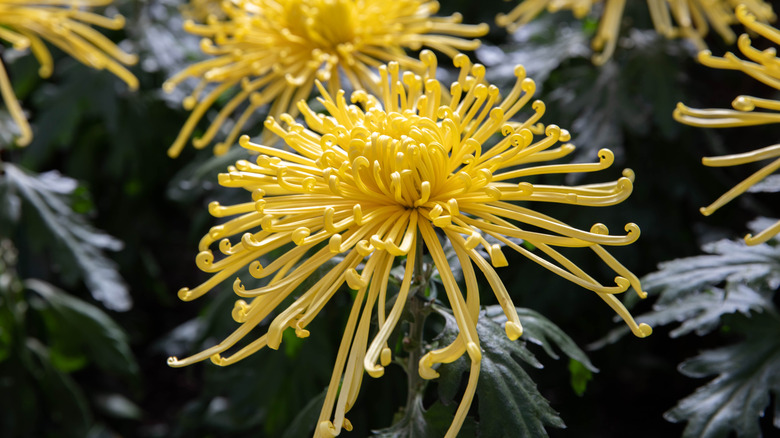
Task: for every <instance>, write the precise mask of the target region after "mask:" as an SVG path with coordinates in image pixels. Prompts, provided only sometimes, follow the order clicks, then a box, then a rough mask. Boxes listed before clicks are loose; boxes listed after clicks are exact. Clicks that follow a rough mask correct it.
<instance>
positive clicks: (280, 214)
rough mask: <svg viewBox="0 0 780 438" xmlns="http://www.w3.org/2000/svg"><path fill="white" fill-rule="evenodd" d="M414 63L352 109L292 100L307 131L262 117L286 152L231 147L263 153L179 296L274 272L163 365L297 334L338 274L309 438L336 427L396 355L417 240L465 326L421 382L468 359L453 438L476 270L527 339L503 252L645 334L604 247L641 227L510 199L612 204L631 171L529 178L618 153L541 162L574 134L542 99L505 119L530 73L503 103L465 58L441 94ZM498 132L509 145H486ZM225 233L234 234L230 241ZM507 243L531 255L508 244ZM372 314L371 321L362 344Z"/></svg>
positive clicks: (241, 167)
mask: <svg viewBox="0 0 780 438" xmlns="http://www.w3.org/2000/svg"><path fill="white" fill-rule="evenodd" d="M420 59H421V61H422V63H423V65H424V66H425V67H426V68H425V70H424V71H423V72H422V75H418V74H415V73H412V72H409V71H405V72H404V71H401V69H400V68H399V64H398V63H395V62H391V63H390V64H389V65H387V66H381V67H379V73H380V76H381V81H380V90H379V91H380V92H379V95H378V96H379V97H374V96H372V95H370V94H368V93H366V92H365V91H363V90H357V91H355V92H353V93H352V95H351V102H352V104H349V103H347V100H346V98H345V92H344V91H342V90H339V91H337V92H336V93H335V94H330V93H329V92H328V91H327V90H326V89H325V88H324V87H323V86H321V85H319V83H318V84H317V85H318V87H319V90H320V93H321V95H322V97H321V98H319V101H320V102H321V103H322V105H323V106H324V107H325V109H326V110H327V112H328V114H329V115H323V114H318V113H315V112H314V111H313V110H312V109H311V108H310V107H309V106H307V105H306V103H305V102H303V101H301V102H299V104H298V108H299V109H300V111H301V113H302V115H303V117H304V119H305V124H302V123H297V122H296V121H295V120H294V119H293V118H292V117H291V116H289V115H287V114H284V115H282V116H281V117H280V120H281V122H282V123H283V124H280V123H279V122H278V121H277V120H276V119H274V118H269V119H268V120H267V121H266V128H267V129H269V130H271V131H272V132H274V133H276V134H277V135H279V136H280V137H281V138H283V139H284V141H285V143H286V144H287V145H288V146H289V148H290V149H291V151H284V150H280V149H276V148H272V147H268V146H263V145H259V144H255V143H252V142H250V141H249V139H248V137H246V136H243V137H242V138H241V140H240V144H241V146H243V147H244V148H246V149H248V150H250V151H253V152H255V153H257V154H259V156H258V158H257V159H256V160H255V161H254V162H250V161H246V160H242V161H238V162H237V163H236V164H235V166H233V167H231V168H230V169H229V172H228V173H225V174H221V175H220V177H219V182H220V184H221V185H223V186H226V187H236V188H243V189H244V190H246V191H248V192H250V193H251V194H252V195H251V196H252V200H251V201H248V202H246V203H242V204H237V205H230V206H222V205H220V204H219V203H217V202H213V203H212V204H211V205H209V211H210V212H211V214H212V215H214V216H217V217H227V216H231V217H233V219H231V220H229V221H227V222H225V223H224V224H222V225H218V226H216V227H214V228H212V229H211V231H210V232H209V233H208V234H207V235H206V236H204V237H203V239H202V240H201V242H200V251H201V252H200V253H199V254H198V256H197V258H196V262H197V265H198V267H200V269H202V270H204V271H206V272H211V273H213V274H214V275H213V277H211V279H209V280H207V281H206V282H205V283H203V284H201V285H200V286H198V287H196V288H194V289H188V288H184V289H182V290H181V291H179V296H180V298H182V299H184V300H192V299H194V298H197V297H199V296H201V295H203V294H205V293H206V292H208V291H209V290H210V289H212V288H213V287H214V286H215V285H217V284H218V283H220V282H222V281H224V280H225V279H227V278H228V277H230V276H232V275H233V274H234V273H235V272H236V271H238V270H239V269H241V268H242V267H244V266H247V265H248V266H249V273H250V274H251V275H252V276H253V277H256V278H271V280H270V281H269V283H268V285H267V286H264V287H260V288H257V289H252V290H247V289H246V288H245V287H244V286H243V284H242V282H241V281H240V280H239V279H236V280H235V282H234V284H233V290H234V292H235V293H236V294H237V295H239V296H241V297H248V298H252V301H251V302H246V301H244V300H239V301H237V302H236V305H235V308H234V310H233V318H234V319H235V320H236V321H237V322H239V323H241V326H240V327H239V328H238V329H237V330H236V331H235V332H234V333H233V334H232V335H230V336H229V337H228V338H227V339H225V340H224V341H223V342H222V343H220V344H219V345H216V346H214V347H212V348H209V349H207V350H205V351H203V352H201V353H198V354H196V355H194V356H191V357H189V358H186V359H183V360H179V359H177V358H171V359H170V360H169V363H170V364H171V365H172V366H184V365H188V364H191V363H193V362H197V361H200V360H204V359H206V358H211V360H212V361H213V362H214V363H216V364H219V365H228V364H231V363H234V362H236V361H238V360H241V359H242V358H244V357H246V356H248V355H250V354H252V353H254V352H256V351H257V350H259V349H261V348H264V347H266V346H268V347H271V348H273V349H276V348H278V347H279V344H280V342H281V340H282V332H283V331H284V330H285V329H287V328H288V327H292V328H293V329H294V330H295V333H296V334H297V335H298V336H299V337H306V336H308V334H309V332H308V331H307V330H306V326H307V325H308V324H309V323H310V322H311V321H312V319H313V318H315V317H316V316H317V314H318V313H319V312H320V311H321V310H322V308H323V306H325V304H326V303H327V302H328V301H329V300H330V299H331V298H332V297H333V295H334V294H336V293H338V292H339V290H340V288H341V286H342V285H343V284H344V283H346V284H347V285H348V286H349V288H351V289H354V290H356V291H357V293H356V297H355V300H354V304H353V306H352V310H351V313H350V316H349V320H348V322H347V327H346V329H345V333H344V337H343V340H342V344H341V347H340V349H339V353H338V356H337V360H336V365H335V367H334V372H333V377H332V380H331V382H330V386H329V390H328V393H327V397H326V399H325V404H324V406H323V409H322V413H321V415H320V419H319V426H318V429H317V430H318V432H317V434H318V436H334V435H336V434H338V432H339V431H340V430H341V428H342V427H346V428H348V427H349V423H348V421H347V420H346V419H345V413H346V412H347V411H348V410H349V408H350V407H351V406H352V405H353V404H354V402H355V399H356V397H357V394H358V391H359V389H360V383H361V379H362V376H363V370H364V369H365V370H366V371H367V372H368V373H369V374H370V375H371V376H374V377H379V376H381V375H382V373H383V366H385V365H387V364H388V363H389V361H390V355H391V351H390V349H389V348H388V347H387V340H388V337H389V336H390V334H391V333H392V331H393V329H394V328H395V326H396V324H397V323H398V321H399V318H400V316H401V312H402V310H403V308H404V305H405V303H406V301H407V297H408V295H409V293H410V288H411V286H412V279H413V278H414V277H415V276H416V275H418V274H420V273H415V272H414V267H415V260H416V258H417V257H419V255H418V254H416V252H415V248H417V246H418V245H424V247H425V249H426V250H427V252H428V253H429V254H430V256H431V258H432V260H433V263H434V264H435V266H436V268H437V269H438V272H439V274H440V276H441V279H442V282H443V284H444V288H445V290H446V296H447V299H448V301H449V303H450V306H451V308H452V310H453V313H454V315H455V318H456V320H457V322H458V327H459V329H460V334H459V335H458V337H457V339H456V340H455V341H454V342H453V343H452V344H451V345H449V346H446V347H444V348H441V349H438V350H434V351H430V352H428V353H426V354H425V355H424V356H423V357H422V359H421V360H420V362H419V373H420V375H421V376H422V377H424V378H426V379H432V378H435V377H437V376H438V374H437V372H436V371H435V370H434V366H435V365H436V364H439V363H449V362H452V361H454V360H456V359H457V358H459V357H461V356H463V355H465V354H467V355H468V356H469V357H470V359H471V364H472V365H471V371H472V372H471V374H470V377H469V383H468V389H467V390H466V393H465V395H464V397H463V399H462V402H461V404H460V407H459V408H458V411H457V413H456V417H455V420H454V422H453V424H452V426H451V427H450V431H449V433H448V435H447V436H455V434H457V431H458V430H459V428H460V425H461V424H462V421H463V419H464V417H465V415H466V413H467V412H468V409H469V405H470V403H471V400H472V398H473V395H474V390H475V388H476V382H477V376H478V374H479V367H480V358H481V349H480V340H479V338H478V336H477V330H476V322H477V318H478V317H479V309H480V302H479V290H478V285H477V277H476V270H479V271H480V272H482V274H483V275H484V276H485V277H486V278H487V281H488V283H489V284H490V286H491V288H492V290H493V292H494V293H495V295H496V297H497V299H498V302H499V303H500V304H501V306H502V308H503V310H504V312H505V314H506V316H507V319H508V321H507V323H506V326H505V330H506V334H507V336H508V337H509V338H511V339H513V340H514V339H517V338H518V337H520V336H521V334H522V327H521V324H520V320H519V319H518V316H517V313H516V311H515V306H514V304H513V303H512V300H511V299H510V297H509V294H508V292H507V290H506V288H505V286H504V284H503V283H502V281H501V278H500V277H499V275H498V273H497V272H496V270H495V268H500V267H503V266H507V264H508V263H507V259H506V258H505V256H504V251H505V250H514V251H517V252H519V253H521V254H523V255H524V256H526V257H528V258H529V259H530V260H532V261H534V262H536V263H538V264H540V265H541V266H544V267H545V268H547V269H549V270H551V271H553V272H554V273H556V274H558V275H560V276H562V277H564V278H566V279H568V280H570V281H572V282H574V283H575V284H577V285H580V286H582V287H584V288H586V289H589V290H591V291H593V292H595V293H596V294H597V295H598V296H599V297H600V298H601V299H603V300H604V301H606V302H607V304H608V305H609V306H611V307H612V308H613V309H614V310H615V311H616V312H617V313H618V314H619V315H620V316H621V317H622V318H623V319H624V320H625V321H626V323H627V324H628V325H629V327H630V328H631V330H632V331H633V332H634V334H636V335H637V336H640V337H643V336H647V335H648V334H650V332H651V329H650V327H649V326H647V325H646V324H640V325H638V324H637V323H636V322H635V321H634V320H633V318H632V317H631V315H630V314H629V313H628V311H627V310H626V309H625V307H623V305H622V304H621V302H620V301H619V300H617V299H616V298H615V296H614V294H616V293H620V292H624V291H626V290H627V289H628V288H629V287H630V286H633V287H634V289H635V290H636V292H637V293H638V294H640V296H644V293H643V292H642V291H641V285H640V283H639V280H638V279H637V278H636V276H634V275H633V274H632V273H631V272H629V271H628V270H627V269H626V268H625V267H623V266H622V265H621V264H620V263H619V262H618V261H617V260H616V259H615V258H614V257H612V256H611V255H610V254H609V253H608V252H607V250H606V249H605V246H620V245H628V244H630V243H633V242H634V241H635V240H636V239H637V238H638V236H639V229H638V227H637V226H636V225H634V224H628V225H626V231H627V234H626V235H610V234H609V232H608V231H607V228H606V227H605V226H604V225H602V224H596V225H593V227H592V228H591V229H590V231H584V230H579V229H577V228H574V227H571V226H569V225H566V224H565V223H563V222H561V221H559V220H556V219H554V218H552V217H549V216H546V215H544V214H541V213H539V212H537V211H534V210H532V209H530V208H528V207H524V206H520V205H518V204H517V203H516V202H518V201H521V202H526V201H538V202H548V203H558V204H570V205H580V206H607V205H613V204H617V203H619V202H621V201H623V200H624V199H626V197H628V196H629V194H630V193H631V191H632V187H633V185H632V174H631V172H630V171H626V172H625V175H626V176H624V177H622V178H620V179H618V180H617V181H614V182H609V183H603V184H592V185H583V186H573V187H568V186H556V185H542V184H534V183H532V182H531V180H532V179H533V178H529V177H532V176H534V175H544V174H558V173H568V172H595V171H598V170H602V169H606V168H607V167H609V166H610V165H611V164H612V161H613V156H612V153H611V152H610V151H609V150H606V149H602V150H601V151H600V152H599V161H598V162H597V163H580V164H546V165H539V164H538V163H543V162H548V161H554V160H557V159H559V158H561V157H564V156H566V155H568V154H570V153H571V152H572V151H573V150H574V147H573V146H572V145H570V144H563V145H558V142H559V141H567V140H568V139H569V138H570V135H569V133H568V132H567V131H565V130H563V129H560V128H559V127H557V126H555V125H549V126H547V127H546V128H545V127H544V126H541V125H540V124H538V121H539V119H540V118H541V117H542V115H543V114H544V111H545V105H544V103H542V102H541V101H535V102H533V103H532V104H531V108H532V114H531V115H530V117H528V118H527V119H526V120H525V121H523V122H516V123H515V124H510V123H509V121H510V119H512V118H513V117H514V116H515V115H516V114H517V113H518V112H519V111H520V110H521V109H523V108H524V107H526V105H527V104H528V103H529V102H530V101H531V97H532V95H533V93H534V91H535V84H534V81H533V80H531V79H528V78H526V77H525V70H524V69H523V68H522V66H517V67H516V69H515V75H516V76H517V82H516V84H515V86H514V88H513V89H512V90H511V92H510V93H509V94H508V95H507V96H506V97H505V98H503V99H502V98H501V97H500V96H499V91H498V89H497V88H496V87H495V86H493V85H490V84H487V83H486V82H485V80H484V76H485V68H484V67H483V66H482V65H479V64H475V65H472V64H471V62H470V61H469V59H468V57H466V56H465V55H457V56H455V58H454V63H455V66H456V67H459V68H460V74H459V78H458V80H457V81H456V82H454V83H453V84H452V85H451V87H449V89H450V90H451V92H447V87H446V86H445V85H444V84H442V83H440V82H439V81H438V80H436V78H435V71H436V58H435V56H434V55H433V54H432V53H431V52H428V51H423V52H422V54H421V56H420ZM535 132H536V134H534V133H535ZM497 133H501V135H502V136H503V138H501V139H495V134H497ZM231 236H240V238H234V240H233V241H231V240H230V237H231ZM441 239H446V240H449V242H450V243H451V244H452V247H453V248H454V251H455V254H456V255H457V258H458V260H459V262H460V265H461V268H462V270H463V274H464V278H465V289H466V290H465V291H463V290H461V288H460V287H459V286H458V283H457V282H456V281H455V278H454V276H453V274H452V267H451V266H450V264H449V262H448V260H447V256H446V255H445V252H444V250H443V246H442V240H441ZM517 239H522V240H524V241H525V242H527V243H529V244H531V245H533V247H534V248H535V250H529V249H527V248H526V247H525V246H523V245H518V244H517ZM497 242H500V243H497ZM215 243H218V245H217V246H218V248H219V251H220V252H221V253H222V255H221V257H220V259H219V260H216V259H215V256H214V253H213V251H212V249H211V247H212V245H214V244H215ZM480 247H481V248H482V249H484V251H485V252H480V251H479V250H478V249H479V248H480ZM279 248H288V250H287V252H286V253H284V255H281V256H279V257H276V258H275V259H274V260H272V261H270V260H269V261H270V263H268V264H265V265H264V263H265V262H262V261H261V258H263V257H264V256H266V255H268V254H270V253H271V252H272V251H274V250H277V249H279ZM560 248H589V249H590V250H592V251H593V252H594V253H595V254H596V255H597V256H598V257H600V258H601V259H602V260H603V261H604V262H605V263H606V265H607V266H608V267H609V268H611V269H612V270H614V271H615V273H616V274H617V277H616V278H615V284H612V285H609V284H601V283H600V282H599V281H597V280H596V279H594V278H593V277H591V276H590V275H589V274H587V273H586V272H585V271H583V270H582V269H581V268H579V267H578V266H577V265H575V264H574V263H572V262H571V261H570V260H568V259H567V258H566V257H565V256H564V255H563V254H562V253H561V252H559V249H560ZM483 254H485V255H483ZM337 256H338V257H340V259H339V260H340V261H338V263H336V264H335V266H334V267H333V268H332V269H330V270H328V271H327V272H326V273H325V274H324V275H322V277H321V278H317V279H315V280H316V283H315V284H314V285H313V286H311V287H310V288H308V289H307V290H305V291H301V292H299V293H301V295H300V296H299V297H298V298H297V299H296V300H295V301H294V303H293V304H291V305H290V306H289V307H288V308H286V309H284V310H282V311H281V312H279V313H278V314H276V316H274V317H273V320H272V321H271V323H270V326H269V327H268V330H267V333H266V334H265V335H263V336H261V337H260V338H258V339H256V340H255V341H252V342H251V343H250V344H248V345H247V346H245V347H243V348H241V349H240V350H238V351H237V352H235V353H234V354H232V355H231V356H227V357H224V356H223V355H222V353H223V352H225V351H226V350H228V349H229V348H231V347H232V346H233V345H234V344H236V343H237V342H238V341H239V340H240V339H241V338H242V337H244V336H245V335H247V334H248V333H249V332H250V331H251V330H252V329H253V328H254V327H256V326H257V325H258V324H260V323H261V321H263V320H264V319H265V318H266V317H268V316H269V315H270V314H271V312H273V311H274V310H275V309H276V307H277V306H279V304H280V303H282V302H283V301H284V300H285V299H286V298H287V297H290V296H291V294H293V293H294V292H295V291H296V290H298V289H297V288H298V286H299V285H301V283H302V282H303V281H304V280H305V279H306V278H307V277H309V276H311V275H312V274H313V273H314V272H315V271H316V270H317V269H319V268H321V267H323V266H324V264H325V263H326V262H328V261H329V260H331V259H333V258H334V257H337ZM401 257H405V263H406V264H405V270H404V277H403V280H402V282H401V286H400V292H399V294H398V296H397V298H396V300H395V303H394V304H393V306H392V308H391V309H390V310H389V312H388V311H387V309H386V308H385V303H386V301H387V299H388V297H387V296H386V292H387V284H388V279H389V275H390V270H391V267H392V266H393V264H394V261H396V259H398V258H401ZM361 265H362V269H361V268H360V267H361ZM475 267H476V269H475ZM358 269H360V271H358ZM464 292H465V293H464ZM375 308H376V311H375ZM374 312H376V318H377V319H378V322H379V330H378V332H377V333H375V334H374V335H373V337H371V336H369V334H370V326H371V321H372V317H373V315H374ZM340 383H341V385H340ZM339 387H340V390H339Z"/></svg>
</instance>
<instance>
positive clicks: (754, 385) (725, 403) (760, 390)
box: [664, 313, 780, 438]
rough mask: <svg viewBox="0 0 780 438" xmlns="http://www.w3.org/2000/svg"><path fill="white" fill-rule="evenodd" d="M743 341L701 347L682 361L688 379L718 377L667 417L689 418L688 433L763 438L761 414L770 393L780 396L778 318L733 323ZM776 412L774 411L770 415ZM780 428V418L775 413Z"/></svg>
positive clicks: (706, 437) (757, 317)
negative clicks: (697, 352) (691, 356)
mask: <svg viewBox="0 0 780 438" xmlns="http://www.w3.org/2000/svg"><path fill="white" fill-rule="evenodd" d="M734 329H735V331H736V332H737V333H740V334H742V335H744V337H745V340H744V341H742V342H739V343H737V344H733V345H729V346H727V347H722V348H718V349H715V350H706V351H703V352H702V353H701V354H699V355H698V356H696V357H694V358H692V359H688V360H686V361H685V362H683V363H682V364H680V372H681V373H683V374H685V375H686V376H688V377H693V378H702V377H708V376H712V375H717V377H716V378H715V379H714V380H712V381H710V382H709V383H707V384H706V385H704V386H702V387H701V388H699V389H697V390H696V392H694V393H693V394H691V395H689V396H688V397H686V398H684V399H682V400H680V402H679V403H678V404H677V406H675V407H674V408H673V409H671V410H670V411H668V412H667V413H666V414H665V415H664V417H665V418H666V419H668V420H669V421H675V422H678V421H686V422H687V423H688V424H687V425H686V427H685V431H684V432H683V436H684V437H701V438H720V437H727V436H729V433H731V432H732V431H733V432H737V436H740V437H756V436H761V428H760V427H759V418H760V417H763V416H764V415H765V411H766V409H767V407H768V406H769V397H770V393H771V394H772V396H773V397H774V398H775V400H777V397H778V396H780V318H778V315H777V314H776V313H774V314H771V315H754V316H753V317H752V318H749V319H747V318H746V319H743V320H741V321H740V322H739V323H738V324H736V325H735V327H734ZM769 415H770V416H771V415H773V414H772V413H770V414H769ZM774 425H775V427H778V428H780V416H778V415H777V413H776V412H775V413H774Z"/></svg>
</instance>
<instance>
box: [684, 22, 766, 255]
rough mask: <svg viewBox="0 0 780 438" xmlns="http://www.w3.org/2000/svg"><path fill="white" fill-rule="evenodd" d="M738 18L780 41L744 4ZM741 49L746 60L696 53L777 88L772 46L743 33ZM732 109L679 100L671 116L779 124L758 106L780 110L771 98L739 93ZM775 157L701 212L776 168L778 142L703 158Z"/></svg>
mask: <svg viewBox="0 0 780 438" xmlns="http://www.w3.org/2000/svg"><path fill="white" fill-rule="evenodd" d="M737 17H738V18H739V21H740V22H742V24H744V25H745V27H747V28H748V29H749V30H752V31H753V32H755V33H757V34H758V35H761V36H763V37H764V38H766V39H768V40H770V41H772V42H773V43H775V44H780V31H778V30H777V29H775V28H774V27H771V26H769V25H766V24H763V23H760V22H758V21H757V20H756V17H755V16H754V15H752V14H751V13H750V12H749V11H748V10H747V8H744V7H739V8H737ZM737 45H738V47H739V49H740V50H741V51H742V53H743V54H744V55H745V57H747V58H748V59H749V60H743V59H740V58H738V57H737V56H736V55H734V54H733V53H730V52H729V53H726V55H724V56H723V58H718V57H715V56H712V54H711V53H710V52H709V51H703V52H701V53H699V61H700V62H701V63H702V64H704V65H706V66H708V67H712V68H720V69H727V70H739V71H742V72H744V73H746V74H748V75H750V76H752V77H753V78H755V79H758V80H759V81H761V82H763V83H765V84H767V85H769V86H771V87H774V88H776V89H778V90H780V69H779V68H778V66H780V59H778V58H777V51H776V49H775V48H769V49H764V50H759V49H756V48H754V47H753V46H752V45H751V41H750V37H749V36H748V35H747V34H742V35H740V37H739V41H738V43H737ZM731 106H732V107H733V108H734V109H733V110H729V109H695V108H688V107H687V106H685V105H683V104H682V103H678V104H677V108H676V109H675V110H674V118H675V120H677V121H678V122H681V123H685V124H687V125H692V126H699V127H703V128H731V127H740V126H754V125H763V124H768V123H780V114H779V113H777V112H765V111H756V109H758V110H769V111H779V110H780V101H778V100H774V99H761V98H758V97H752V96H738V97H737V98H736V99H734V101H733V102H732V103H731ZM772 158H775V160H774V161H772V162H770V163H769V164H767V165H766V166H764V168H762V169H761V170H759V171H757V172H756V173H754V174H752V175H750V176H749V177H748V178H747V179H745V180H744V181H742V182H741V183H739V184H737V185H736V186H734V187H733V188H732V189H731V190H729V191H728V192H726V193H724V194H723V196H721V197H720V198H718V200H717V201H715V202H713V203H712V204H711V205H708V206H707V207H703V208H702V209H701V212H702V214H704V215H705V216H709V215H710V214H712V213H713V212H715V210H717V209H719V208H720V207H722V206H723V205H725V204H726V203H728V202H729V201H731V200H732V199H734V198H736V197H737V196H739V195H741V194H742V193H744V192H745V191H746V190H748V189H749V188H750V187H751V186H753V185H754V184H756V183H758V182H759V181H761V180H763V179H764V178H766V177H767V176H769V175H771V174H772V173H774V172H776V171H777V169H780V144H776V145H772V146H768V147H765V148H761V149H756V150H755V151H752V152H748V153H744V154H735V155H726V156H722V157H708V158H704V159H702V162H703V163H704V165H705V166H713V167H723V166H736V165H739V164H746V163H754V162H757V161H762V160H769V159H772ZM779 232H780V221H778V222H776V223H775V224H774V225H772V226H771V227H769V228H767V229H766V230H764V231H762V232H760V233H758V234H756V235H755V236H753V235H750V234H748V235H747V236H745V242H747V244H748V245H757V244H759V243H763V242H766V241H768V240H769V239H771V238H772V236H774V235H776V234H777V233H779Z"/></svg>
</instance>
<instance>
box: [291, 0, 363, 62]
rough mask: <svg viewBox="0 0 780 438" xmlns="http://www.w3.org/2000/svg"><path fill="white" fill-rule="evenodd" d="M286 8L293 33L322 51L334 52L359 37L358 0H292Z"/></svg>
mask: <svg viewBox="0 0 780 438" xmlns="http://www.w3.org/2000/svg"><path fill="white" fill-rule="evenodd" d="M285 11H286V15H287V22H288V23H289V30H290V32H292V33H293V34H294V35H297V36H299V37H302V38H304V39H306V40H309V41H311V42H312V43H313V44H314V45H315V46H317V47H318V48H320V49H322V50H325V51H328V52H334V51H336V50H337V48H338V47H339V46H340V45H342V44H345V43H351V42H353V41H354V39H355V21H356V14H357V10H356V5H355V2H354V0H290V1H288V2H287V3H286V5H285Z"/></svg>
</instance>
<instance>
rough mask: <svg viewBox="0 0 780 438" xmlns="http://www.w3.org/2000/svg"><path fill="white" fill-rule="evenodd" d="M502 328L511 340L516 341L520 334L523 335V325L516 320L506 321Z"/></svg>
mask: <svg viewBox="0 0 780 438" xmlns="http://www.w3.org/2000/svg"><path fill="white" fill-rule="evenodd" d="M504 330H506V336H507V337H508V338H509V340H511V341H516V340H517V339H518V338H520V336H523V327H522V326H521V325H520V324H518V323H516V322H512V321H507V323H506V326H505V327H504Z"/></svg>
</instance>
